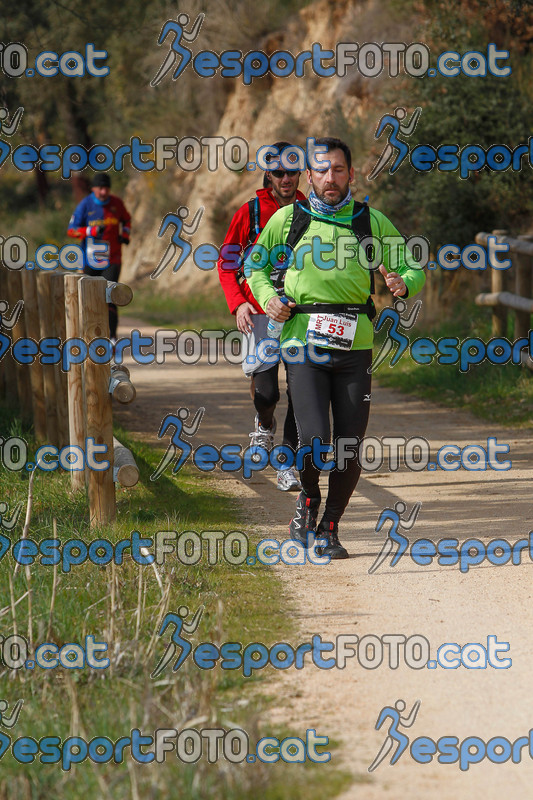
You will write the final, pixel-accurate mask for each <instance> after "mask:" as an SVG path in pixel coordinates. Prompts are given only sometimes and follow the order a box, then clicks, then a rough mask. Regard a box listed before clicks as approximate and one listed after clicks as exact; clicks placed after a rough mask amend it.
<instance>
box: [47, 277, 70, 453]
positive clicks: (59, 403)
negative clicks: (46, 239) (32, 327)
mask: <svg viewBox="0 0 533 800" xmlns="http://www.w3.org/2000/svg"><path fill="white" fill-rule="evenodd" d="M64 275H65V273H64V272H62V271H61V270H55V271H54V272H52V273H50V275H49V276H48V280H49V281H50V282H51V289H50V294H51V297H52V314H53V326H54V333H53V335H54V336H57V338H58V339H60V340H61V342H62V343H63V344H64V342H65V339H66V338H67V334H66V325H65V284H64ZM54 378H55V382H56V408H57V412H56V414H57V438H58V445H57V446H58V447H59V449H60V450H61V449H62V448H63V447H66V446H67V445H68V442H69V422H68V375H67V373H66V372H65V371H64V370H63V363H62V360H61V361H60V362H59V363H58V364H55V365H54Z"/></svg>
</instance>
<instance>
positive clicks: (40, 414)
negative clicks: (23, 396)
mask: <svg viewBox="0 0 533 800" xmlns="http://www.w3.org/2000/svg"><path fill="white" fill-rule="evenodd" d="M22 293H23V295H24V318H25V321H26V336H28V337H29V338H30V339H33V340H34V342H38V341H39V339H40V338H41V327H40V323H39V301H38V297H37V273H36V272H34V271H30V270H27V269H25V270H23V272H22ZM29 372H30V383H31V394H32V404H33V427H34V431H35V438H36V439H37V441H38V442H44V441H46V412H45V407H44V385H43V366H42V364H41V362H40V359H39V356H35V359H34V361H33V364H30V366H29Z"/></svg>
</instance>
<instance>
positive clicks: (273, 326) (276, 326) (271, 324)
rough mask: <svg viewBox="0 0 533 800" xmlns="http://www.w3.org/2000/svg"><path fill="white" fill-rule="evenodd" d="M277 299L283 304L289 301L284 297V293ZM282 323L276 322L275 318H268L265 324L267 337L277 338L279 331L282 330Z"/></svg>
mask: <svg viewBox="0 0 533 800" xmlns="http://www.w3.org/2000/svg"><path fill="white" fill-rule="evenodd" d="M279 299H280V300H281V302H282V303H284V304H285V305H287V304H288V302H289V298H288V297H285V295H283V297H280V298H279ZM284 325H285V322H276V320H274V319H269V320H268V325H267V336H268V338H269V339H279V338H280V336H281V331H282V330H283V326H284Z"/></svg>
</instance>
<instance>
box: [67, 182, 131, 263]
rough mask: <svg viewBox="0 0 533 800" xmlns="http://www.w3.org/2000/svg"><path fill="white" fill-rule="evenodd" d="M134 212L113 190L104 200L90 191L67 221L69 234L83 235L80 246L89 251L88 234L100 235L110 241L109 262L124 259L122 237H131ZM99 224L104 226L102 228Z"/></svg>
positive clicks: (103, 239) (79, 237)
mask: <svg viewBox="0 0 533 800" xmlns="http://www.w3.org/2000/svg"><path fill="white" fill-rule="evenodd" d="M130 223H131V216H130V214H129V213H128V211H127V210H126V207H125V205H124V203H123V202H122V200H121V199H120V197H117V196H116V195H114V194H110V195H109V197H108V198H107V200H106V201H105V202H104V203H102V202H100V201H98V200H97V199H96V197H95V196H94V194H93V193H92V192H91V194H89V195H87V197H85V198H84V199H83V200H82V201H81V203H79V205H78V206H77V207H76V209H75V211H74V213H73V215H72V216H71V218H70V222H69V225H68V231H67V233H68V235H69V236H72V237H73V238H75V239H81V247H82V249H83V252H84V259H85V251H86V244H87V243H86V239H87V237H88V236H92V237H97V236H98V239H99V240H102V241H104V242H108V243H109V263H110V264H120V263H121V241H129V235H130ZM98 228H103V231H100V235H98V234H99V231H98Z"/></svg>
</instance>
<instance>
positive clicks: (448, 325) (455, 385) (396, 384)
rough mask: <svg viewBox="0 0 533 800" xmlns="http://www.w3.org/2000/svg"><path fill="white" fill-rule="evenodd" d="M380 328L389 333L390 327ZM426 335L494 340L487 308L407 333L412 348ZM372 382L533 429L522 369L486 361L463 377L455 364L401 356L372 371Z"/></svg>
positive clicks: (461, 311)
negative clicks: (394, 363)
mask: <svg viewBox="0 0 533 800" xmlns="http://www.w3.org/2000/svg"><path fill="white" fill-rule="evenodd" d="M512 319H513V315H512V314H510V315H509V320H508V331H507V338H508V339H509V340H510V341H511V342H512V341H513V340H514V334H513V332H512ZM384 328H385V329H386V330H388V325H386V326H384ZM425 336H429V337H431V338H432V339H433V340H434V341H437V340H438V339H440V338H443V337H457V338H458V339H459V340H460V341H461V340H463V339H466V338H469V337H479V338H481V339H482V340H483V341H484V342H488V341H489V339H491V338H492V333H491V314H490V309H487V308H480V307H478V306H476V305H474V304H473V303H469V304H467V303H458V304H457V306H456V307H455V308H454V311H453V317H452V319H447V320H445V321H444V322H442V323H440V324H438V325H435V326H431V327H429V326H428V327H425V328H423V327H421V326H418V325H417V326H415V329H414V330H411V331H410V334H409V338H410V341H411V344H412V343H413V341H414V340H415V339H417V338H421V337H425ZM384 338H385V335H384V334H382V333H380V334H378V336H377V337H376V347H375V353H377V352H378V350H379V348H380V346H381V343H382V342H383V340H384ZM389 361H390V359H389ZM376 380H377V381H378V382H379V383H381V384H382V385H384V386H390V387H392V388H395V389H400V390H401V391H403V392H407V393H410V394H415V395H417V396H418V397H423V398H426V399H428V400H434V401H436V402H439V403H442V404H444V405H446V406H450V407H453V408H464V409H467V410H468V411H471V412H473V413H474V414H476V415H477V416H479V417H481V418H482V419H486V420H488V421H490V422H497V423H500V424H502V425H513V426H516V427H524V428H530V427H532V426H533V374H532V373H531V372H530V371H529V370H528V369H527V368H526V367H521V366H518V365H513V364H500V365H498V364H491V363H489V362H488V361H484V362H482V363H480V364H477V365H472V366H470V368H469V370H468V372H464V373H461V372H460V370H459V365H458V364H454V365H448V364H439V363H438V362H437V360H436V356H434V357H433V359H432V362H431V363H430V364H417V363H415V362H414V361H413V360H412V359H411V358H409V356H408V355H406V354H405V353H404V355H403V356H402V357H401V359H400V361H398V363H397V364H396V365H395V366H394V367H389V366H388V365H387V363H386V364H383V365H382V366H381V367H380V368H379V369H378V370H377V372H376Z"/></svg>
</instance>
